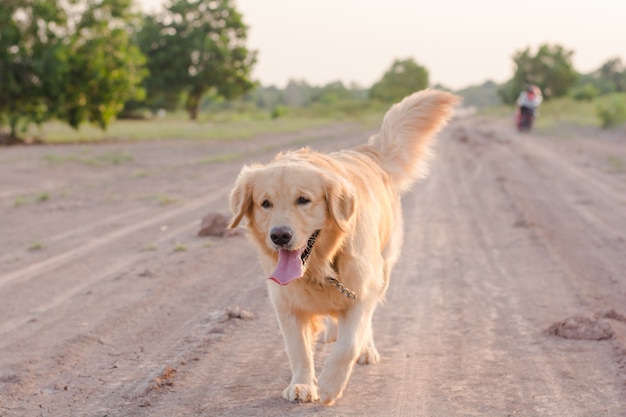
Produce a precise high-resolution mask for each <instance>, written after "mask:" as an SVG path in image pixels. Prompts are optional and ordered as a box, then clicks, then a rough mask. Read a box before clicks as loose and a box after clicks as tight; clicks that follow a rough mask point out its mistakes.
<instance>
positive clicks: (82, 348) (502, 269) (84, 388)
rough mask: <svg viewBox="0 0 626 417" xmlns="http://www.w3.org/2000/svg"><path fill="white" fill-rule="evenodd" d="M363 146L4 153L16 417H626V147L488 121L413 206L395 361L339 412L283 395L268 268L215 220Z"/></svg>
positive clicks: (387, 355)
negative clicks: (263, 174)
mask: <svg viewBox="0 0 626 417" xmlns="http://www.w3.org/2000/svg"><path fill="white" fill-rule="evenodd" d="M367 135H368V133H367V132H359V131H357V130H356V129H355V127H354V126H351V125H336V126H332V127H329V128H324V129H317V130H311V131H306V132H301V133H298V134H288V135H276V136H271V135H268V136H265V137H259V138H256V139H255V140H249V141H240V142H235V143H228V144H227V143H212V144H211V143H203V142H180V141H165V142H151V143H109V144H101V145H90V146H88V145H71V146H34V147H15V148H8V149H0V170H1V172H2V173H1V175H0V210H1V211H0V214H1V218H2V220H1V224H2V226H1V234H0V317H1V320H0V353H1V354H0V416H29V417H30V416H90V417H104V416H168V417H169V416H287V415H289V416H366V415H367V416H471V415H480V416H509V415H511V416H513V415H515V416H624V415H626V317H625V316H626V134H624V131H621V132H618V133H615V134H612V135H608V134H599V133H598V132H595V131H592V130H589V131H572V132H562V131H556V132H554V135H553V136H554V137H546V136H540V135H536V134H524V135H522V134H519V133H517V132H515V131H513V130H512V129H511V127H510V126H509V121H505V120H494V119H486V118H465V119H460V120H456V121H454V122H453V123H452V124H451V125H450V126H449V127H448V128H447V129H446V130H445V132H444V133H443V134H442V135H441V136H440V138H441V140H440V142H439V144H438V147H437V153H438V158H437V160H436V162H435V163H434V165H433V169H432V175H431V177H430V178H429V179H428V180H427V181H425V182H423V183H421V184H419V185H418V186H417V187H415V190H414V191H413V192H412V193H410V194H408V195H407V196H406V198H405V199H404V201H403V204H404V209H405V223H406V239H405V245H404V251H403V257H402V259H401V260H400V262H399V264H398V265H397V267H396V269H395V271H394V273H393V276H392V283H391V287H390V289H389V292H388V297H387V302H386V304H384V305H382V306H380V308H379V309H378V311H377V313H376V316H375V320H374V331H375V334H376V340H377V347H378V349H379V351H380V353H381V356H382V361H381V362H380V363H379V364H377V365H372V366H357V368H356V369H355V372H354V373H353V375H352V378H351V380H350V382H349V385H348V388H347V389H346V392H345V394H344V396H343V398H341V399H340V400H339V401H338V402H337V404H336V405H335V406H333V407H330V408H329V407H325V406H322V405H320V404H319V403H313V404H292V403H288V402H286V401H284V400H283V399H282V398H281V397H280V392H281V390H282V389H283V388H284V387H285V386H286V384H287V383H288V381H289V378H290V371H289V365H288V362H287V358H286V355H285V353H284V351H283V344H282V343H283V342H282V338H281V336H280V333H279V329H278V325H277V323H276V320H275V318H274V316H273V312H272V309H271V306H270V303H269V300H268V297H267V294H266V288H265V286H266V279H265V277H263V276H262V273H261V269H260V267H259V266H258V265H257V260H256V256H255V252H254V250H253V248H252V247H251V245H250V244H249V243H248V242H247V241H246V239H245V238H244V237H241V236H235V237H228V238H218V237H208V238H207V237H198V236H196V233H197V231H198V229H199V225H200V219H201V218H202V217H203V216H204V215H205V214H207V213H211V212H217V213H227V194H228V191H229V189H230V187H231V186H232V183H233V181H234V178H235V176H236V174H237V172H238V171H239V168H240V167H241V165H242V164H243V163H244V162H246V161H249V160H258V161H261V162H263V161H267V160H269V159H270V158H271V156H272V155H273V154H274V153H275V152H276V151H277V150H278V149H281V148H288V147H292V148H293V147H299V146H301V145H303V144H307V145H309V146H312V147H315V148H317V149H320V150H323V151H328V150H335V149H339V148H343V147H349V146H352V145H355V144H358V143H361V142H362V141H363V140H364V139H365V138H366V137H367ZM327 349H328V347H325V346H323V345H322V344H321V343H320V344H319V347H318V350H317V357H318V360H317V363H318V364H321V361H322V360H323V358H324V356H325V355H326V353H327Z"/></svg>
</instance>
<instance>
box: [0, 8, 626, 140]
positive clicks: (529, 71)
mask: <svg viewBox="0 0 626 417" xmlns="http://www.w3.org/2000/svg"><path fill="white" fill-rule="evenodd" d="M247 31H248V27H247V26H246V24H245V23H244V22H243V19H242V15H241V13H240V12H239V11H238V10H237V9H236V7H235V5H234V1H233V0H169V2H168V3H167V4H166V6H165V7H164V8H163V10H161V11H159V12H157V13H154V14H142V13H139V12H138V11H137V9H136V5H135V4H134V0H2V1H1V2H0V128H2V127H4V128H8V134H9V136H10V137H13V138H15V137H17V136H18V135H19V133H20V132H21V131H24V130H26V128H27V126H28V125H29V124H31V123H41V122H43V121H45V120H48V119H51V118H55V119H58V120H61V121H64V122H66V123H68V124H69V125H71V126H73V127H78V126H79V125H80V124H81V123H84V122H91V123H95V124H97V125H99V126H100V127H102V128H106V126H107V125H108V124H109V123H110V122H111V121H112V120H113V119H114V118H116V117H119V116H120V114H122V115H132V114H133V113H136V112H138V111H140V110H142V109H149V110H157V109H166V110H174V109H179V108H184V109H185V110H186V111H187V112H188V114H189V116H190V118H191V119H195V118H196V117H197V115H198V112H199V111H200V110H201V108H202V106H207V105H208V106H210V105H212V104H213V105H214V103H220V102H221V103H230V102H232V100H234V99H238V100H239V101H243V102H245V103H249V104H252V105H254V106H255V107H256V108H262V109H267V110H269V111H270V112H271V114H272V115H273V116H274V117H280V116H281V115H282V114H284V112H285V111H286V109H288V108H293V107H307V106H314V105H317V106H328V105H335V104H337V103H350V105H349V106H352V108H357V107H358V106H359V105H361V104H363V103H369V102H371V101H380V102H384V103H389V102H394V101H397V100H399V99H401V98H402V97H404V96H405V95H407V94H409V93H411V92H413V91H417V90H420V89H423V88H426V87H428V86H429V85H430V80H429V71H428V70H427V69H426V68H425V67H424V66H422V65H420V64H418V63H417V62H416V61H415V60H414V59H412V58H407V59H397V60H395V61H394V62H393V63H392V64H391V66H390V67H389V69H388V70H387V71H386V72H385V73H384V74H383V75H382V77H381V78H380V80H378V81H377V82H376V83H374V84H373V85H372V86H369V87H361V86H358V85H355V84H352V85H349V86H346V85H344V84H343V83H341V82H332V83H329V84H327V85H325V86H321V87H316V86H311V85H309V84H307V83H306V82H305V81H296V80H292V81H290V82H289V84H288V85H287V86H286V87H285V88H284V89H279V88H277V87H273V86H261V85H259V84H258V83H256V82H255V81H254V80H253V79H252V78H251V75H250V74H251V71H252V69H253V67H254V64H255V63H256V59H257V52H256V51H254V50H251V49H249V48H248V47H247V45H246V41H247ZM573 55H574V52H573V51H572V50H568V49H566V48H564V47H563V46H561V45H549V44H546V45H541V46H540V47H539V48H538V49H537V51H536V52H533V51H531V49H530V48H527V49H525V50H521V51H517V52H516V53H515V54H514V56H513V57H512V59H513V62H514V64H515V71H514V74H513V76H512V78H511V79H510V80H509V81H508V82H506V83H504V84H502V85H496V84H495V83H492V82H490V83H486V84H485V86H487V84H489V85H488V87H489V89H490V91H494V92H497V96H498V99H499V100H501V101H502V102H504V103H513V102H514V101H515V99H516V97H517V95H518V94H519V91H521V90H522V89H523V88H524V87H525V85H526V84H529V83H532V84H535V85H538V86H539V87H540V88H541V89H542V91H543V92H544V95H545V97H546V99H548V100H549V99H550V98H552V97H561V96H564V95H571V96H573V97H575V98H577V99H591V98H593V97H596V96H598V95H603V94H609V93H611V92H624V91H626V69H625V67H624V64H623V63H622V62H621V60H620V59H619V58H615V59H611V60H608V61H607V62H606V63H605V64H603V65H602V67H601V68H599V69H598V70H597V71H594V72H593V73H591V74H579V73H578V72H577V71H576V70H575V68H574V67H573V64H572V57H573ZM438 87H440V88H445V87H442V86H438ZM466 93H467V98H468V99H469V101H470V102H469V103H466V104H473V103H472V102H471V101H472V100H473V95H472V94H469V92H467V91H466ZM461 94H464V92H463V91H461ZM474 95H475V94H474ZM207 103H208V104H207ZM355 103H356V104H355ZM359 103H361V104H359ZM349 106H348V107H349ZM0 133H1V132H0Z"/></svg>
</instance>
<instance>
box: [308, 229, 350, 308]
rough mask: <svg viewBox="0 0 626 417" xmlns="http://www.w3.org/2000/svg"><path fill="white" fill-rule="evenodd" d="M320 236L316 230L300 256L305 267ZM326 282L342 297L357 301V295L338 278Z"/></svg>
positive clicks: (331, 278)
mask: <svg viewBox="0 0 626 417" xmlns="http://www.w3.org/2000/svg"><path fill="white" fill-rule="evenodd" d="M319 234H320V231H319V230H316V231H315V233H313V234H312V235H311V237H310V238H309V240H308V241H307V243H306V248H305V249H304V252H302V255H301V256H300V260H301V261H302V265H305V264H306V261H307V260H308V259H309V256H310V255H311V250H313V245H314V244H315V240H316V239H317V236H318V235H319ZM326 282H328V283H329V284H330V285H332V286H333V287H335V288H337V291H339V292H340V293H341V294H342V295H344V296H346V297H347V298H349V299H351V300H356V293H355V292H354V291H351V290H350V289H349V288H347V287H346V286H345V285H343V284H342V283H341V281H339V280H338V279H337V278H334V277H326Z"/></svg>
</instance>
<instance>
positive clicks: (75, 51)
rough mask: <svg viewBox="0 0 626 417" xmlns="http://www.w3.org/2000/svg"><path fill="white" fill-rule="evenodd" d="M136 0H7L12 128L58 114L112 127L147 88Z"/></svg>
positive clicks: (5, 51) (0, 105)
mask: <svg viewBox="0 0 626 417" xmlns="http://www.w3.org/2000/svg"><path fill="white" fill-rule="evenodd" d="M131 6H132V0H84V1H82V2H78V1H57V0H3V1H2V2H0V92H1V93H0V124H2V125H6V124H8V125H9V128H10V136H11V137H14V138H15V137H16V136H17V135H18V130H25V129H26V127H27V126H28V125H29V124H30V123H33V122H34V123H40V122H42V121H43V120H46V119H48V118H51V117H57V118H59V119H61V120H64V121H66V122H68V123H69V124H70V125H71V126H73V127H77V126H78V125H79V124H80V123H82V122H84V121H91V122H94V123H96V124H98V125H99V126H101V127H102V128H105V127H106V125H107V124H108V123H109V121H110V120H111V119H112V118H113V117H115V115H116V114H117V113H118V112H119V111H120V110H121V108H122V106H123V104H124V102H125V101H126V100H128V99H129V98H131V97H137V96H138V95H140V94H141V90H140V89H139V88H138V85H139V83H140V82H141V79H142V77H143V72H142V71H143V70H142V65H143V62H144V58H143V56H142V55H141V53H140V52H139V49H138V48H137V47H136V46H134V45H133V40H132V27H133V26H132V24H131V23H132V15H131V14H130V12H129V10H130V7H131Z"/></svg>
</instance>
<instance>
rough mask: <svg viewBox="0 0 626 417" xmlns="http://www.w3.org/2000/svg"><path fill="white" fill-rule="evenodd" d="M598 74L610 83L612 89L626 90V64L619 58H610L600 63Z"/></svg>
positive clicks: (617, 90)
mask: <svg viewBox="0 0 626 417" xmlns="http://www.w3.org/2000/svg"><path fill="white" fill-rule="evenodd" d="M598 76H599V78H600V79H601V80H603V81H605V82H607V83H608V84H609V85H611V87H612V91H615V92H623V91H626V66H625V65H624V64H623V63H622V60H621V59H620V58H612V59H609V60H608V61H606V62H605V63H604V64H602V66H601V67H600V69H598Z"/></svg>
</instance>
